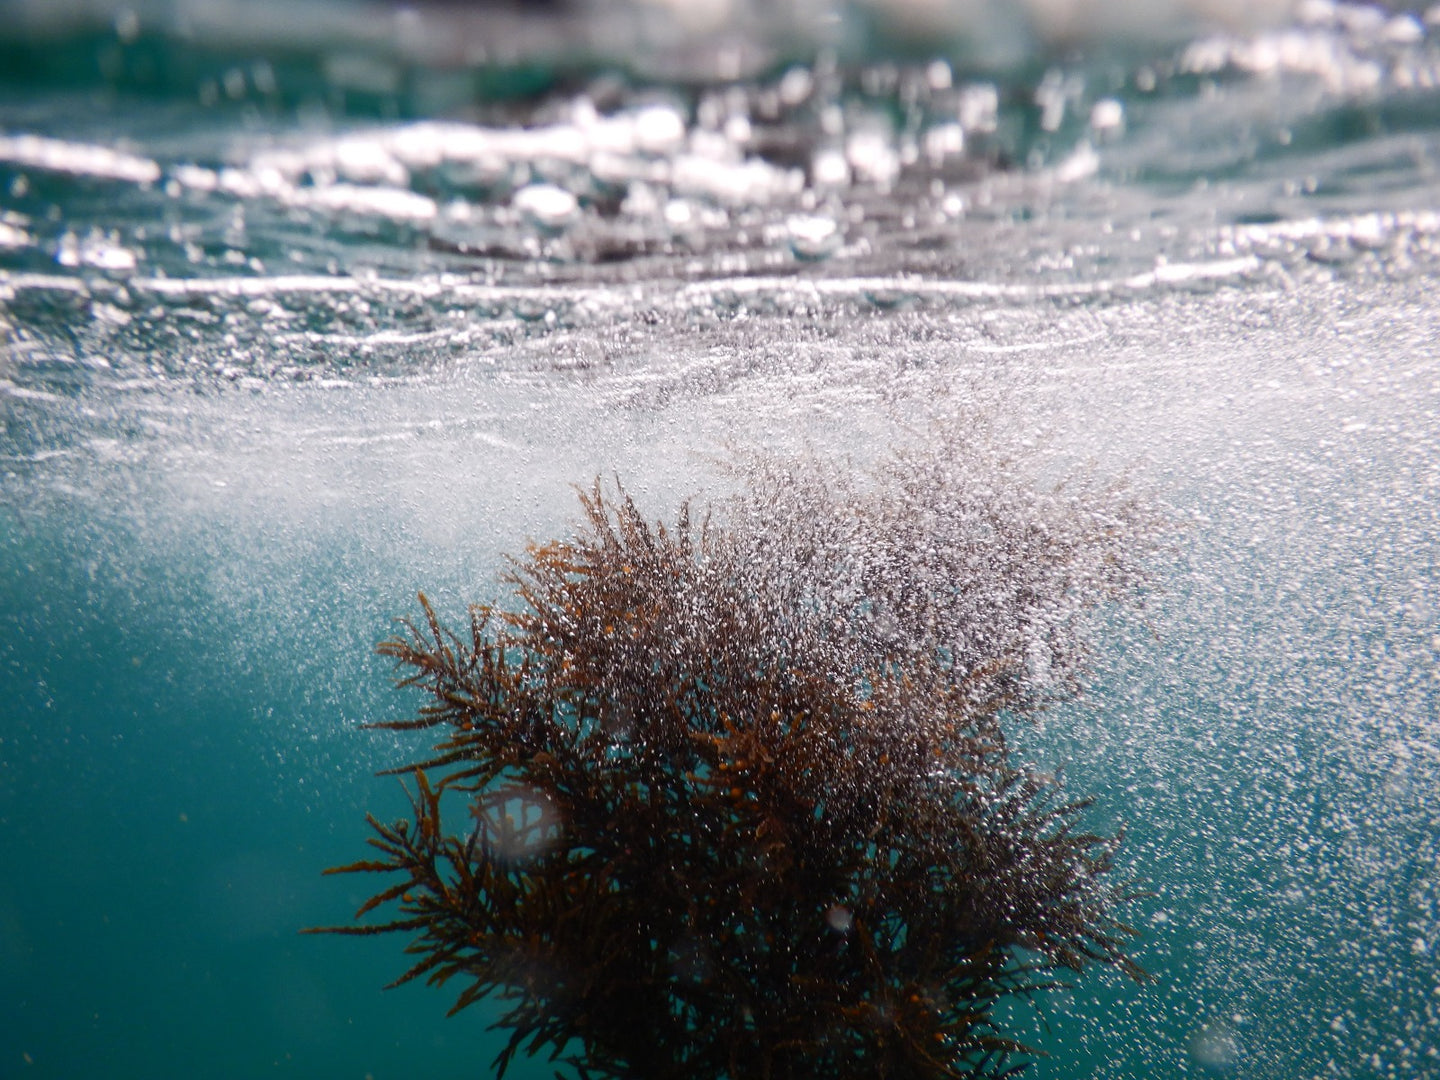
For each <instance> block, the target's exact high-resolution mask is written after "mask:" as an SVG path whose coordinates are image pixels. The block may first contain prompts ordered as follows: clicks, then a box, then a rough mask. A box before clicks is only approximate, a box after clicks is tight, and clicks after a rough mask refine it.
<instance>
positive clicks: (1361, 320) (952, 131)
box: [0, 2, 1440, 1080]
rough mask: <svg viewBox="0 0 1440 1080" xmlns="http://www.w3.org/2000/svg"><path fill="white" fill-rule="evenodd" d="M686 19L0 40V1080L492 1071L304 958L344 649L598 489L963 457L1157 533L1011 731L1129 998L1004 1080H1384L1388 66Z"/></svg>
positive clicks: (1408, 1072) (341, 787)
mask: <svg viewBox="0 0 1440 1080" xmlns="http://www.w3.org/2000/svg"><path fill="white" fill-rule="evenodd" d="M1039 7H1040V5H1032V8H1031V10H1032V11H1038V10H1039ZM696 10H702V13H703V12H711V14H710V15H706V16H705V19H711V20H712V21H711V22H706V21H705V19H700V21H698V22H697V21H695V20H696V19H698V18H699V16H696V15H694V14H693V13H692V14H691V15H688V16H683V17H682V15H671V16H666V15H665V12H664V10H662V9H661V8H660V7H658V6H654V5H652V6H651V7H647V8H644V9H643V10H642V9H639V8H636V9H631V8H616V9H613V10H607V11H605V12H601V11H600V10H599V9H598V8H563V7H554V8H550V9H547V11H546V12H541V13H540V14H536V13H535V12H533V11H532V12H530V13H529V14H526V15H522V14H517V13H515V12H510V11H503V12H500V13H498V14H497V13H495V12H490V13H488V14H485V13H480V14H476V13H475V12H473V11H470V10H468V9H460V8H446V7H433V8H423V9H420V10H418V11H412V12H410V13H409V14H396V13H394V12H390V11H388V10H381V9H378V8H362V7H359V6H345V5H328V4H327V5H311V4H297V5H290V6H288V7H281V6H278V5H276V6H269V5H260V6H259V7H245V8H241V7H239V6H234V7H231V6H226V5H201V4H182V3H177V4H170V5H155V6H151V7H144V6H141V7H139V8H135V9H125V10H120V9H118V8H117V9H115V10H104V11H102V10H101V7H100V6H95V5H81V6H77V7H76V8H74V9H73V10H72V9H70V8H66V7H63V6H44V5H31V4H25V3H15V2H11V3H4V4H0V16H3V18H0V25H4V26H7V27H9V28H10V29H8V30H3V31H0V58H3V59H0V418H3V429H0V702H3V704H0V867H3V871H0V1076H3V1077H9V1076H17V1077H20V1076H34V1077H42V1076H43V1077H76V1076H106V1077H132V1076H133V1077H141V1076H144V1077H155V1076H166V1077H168V1076H176V1077H181V1076H213V1077H230V1076H234V1077H250V1076H255V1075H262V1074H264V1075H270V1074H278V1075H291V1076H306V1077H356V1078H359V1077H364V1076H367V1075H370V1076H373V1077H376V1078H385V1077H398V1076H404V1077H410V1078H414V1077H420V1076H433V1077H449V1076H462V1075H463V1076H474V1075H487V1074H488V1065H489V1061H490V1059H491V1057H492V1056H493V1054H494V1053H495V1051H496V1050H498V1048H499V1045H500V1042H499V1041H498V1040H497V1039H496V1038H495V1036H494V1035H492V1034H488V1033H486V1032H485V1030H484V1029H485V1026H486V1024H487V1023H488V1019H489V1017H490V1016H492V1015H493V1014H491V1013H488V1012H487V1011H486V1008H485V1007H484V1006H480V1007H476V1008H473V1009H471V1010H468V1011H467V1012H466V1013H463V1014H461V1015H459V1016H457V1017H455V1018H452V1019H448V1020H447V1019H445V1017H444V1012H445V1009H446V1008H447V1007H448V1004H449V1001H448V998H447V997H446V995H445V993H444V992H434V991H427V990H426V989H425V988H423V987H414V986H407V987H404V988H401V989H398V990H393V991H382V990H381V987H382V986H383V985H384V984H385V983H386V982H388V981H389V980H390V979H391V978H393V977H394V976H395V975H396V974H397V973H398V972H399V971H400V970H403V967H402V965H403V960H404V958H403V956H402V955H401V953H400V942H398V941H394V942H392V941H388V940H371V939H366V940H346V939H332V938H324V937H302V936H300V935H299V934H298V933H297V931H298V929H299V928H301V927H304V926H310V925H315V924H327V923H335V922H341V921H344V920H346V919H347V918H348V917H349V915H350V913H351V912H352V911H353V910H354V908H355V907H356V906H358V904H359V902H360V901H361V900H362V899H363V895H362V893H361V891H360V890H361V888H362V887H363V886H364V885H366V884H368V883H364V882H361V883H352V882H349V881H346V880H344V879H335V878H322V877H320V875H319V871H320V870H321V869H322V868H323V867H326V866H329V865H334V864H336V863H338V862H344V861H348V860H350V859H353V858H355V857H356V856H357V855H358V854H359V852H360V848H361V845H362V844H363V840H364V836H365V828H364V823H363V815H364V813H365V812H366V811H367V810H369V811H371V812H373V813H375V814H376V815H377V816H378V817H381V818H382V819H384V818H385V817H386V816H387V815H389V816H395V815H396V814H397V813H399V808H400V806H401V805H402V803H401V796H400V792H399V789H398V785H397V784H396V782H395V781H394V780H393V779H386V778H378V779H377V778H375V777H374V775H373V774H374V773H375V771H376V770H377V769H380V768H382V767H385V766H387V765H389V764H392V763H394V762H397V761H400V760H404V759H405V758H407V757H408V756H410V755H412V754H413V753H415V752H416V750H417V747H416V746H414V745H411V744H410V743H408V742H407V741H405V740H403V739H399V738H397V737H394V736H391V735H383V736H382V735H376V734H374V733H367V732H362V731H360V730H358V724H359V723H361V722H363V721H366V720H370V719H376V718H386V717H397V716H401V715H403V714H404V713H405V712H406V710H407V708H408V707H409V705H410V704H412V703H411V702H409V701H407V699H405V698H404V697H403V696H402V695H398V694H396V693H394V692H393V691H391V690H390V689H389V688H388V679H389V672H388V670H387V669H386V667H385V665H383V664H382V663H380V662H379V661H378V660H377V659H376V658H374V657H373V655H372V648H373V645H374V643H375V642H376V641H377V640H379V639H380V638H381V637H383V636H385V635H386V634H387V633H388V632H389V630H390V627H391V620H392V618H393V617H395V616H397V615H401V614H406V613H408V612H410V611H411V610H412V606H413V602H414V601H413V598H414V595H415V593H416V591H417V590H419V589H424V590H425V591H426V592H427V594H428V595H430V596H432V597H433V598H435V600H436V603H437V606H439V607H440V608H441V609H442V610H443V611H445V612H447V613H449V614H451V615H455V614H458V613H459V612H460V611H462V610H463V606H464V604H465V603H466V602H468V601H469V600H471V599H477V598H488V597H493V596H495V595H496V594H497V593H498V591H499V588H500V587H499V583H498V574H499V573H500V572H501V569H502V565H503V564H502V556H503V555H504V553H506V552H515V551H519V550H520V549H521V548H522V547H523V545H524V542H525V540H526V538H527V537H542V538H543V537H547V536H552V535H556V534H557V533H559V532H562V531H563V530H564V529H565V528H566V525H567V522H569V521H571V520H572V519H573V517H574V514H575V503H574V498H573V493H572V491H571V488H570V485H571V484H573V483H576V482H580V483H585V482H588V480H589V479H591V478H592V477H594V476H595V475H596V474H597V473H603V474H606V475H609V474H611V473H612V472H613V473H618V474H619V475H620V476H621V477H622V478H623V479H624V481H625V483H626V485H627V487H628V488H630V489H631V490H632V491H634V492H636V494H637V497H638V498H640V499H641V500H643V502H644V503H645V505H646V506H647V508H649V509H650V510H651V512H652V513H653V514H654V515H656V516H659V515H668V514H669V513H670V512H671V511H672V510H673V508H674V507H675V506H676V505H677V504H678V502H679V501H680V500H681V499H683V498H685V497H687V496H699V497H701V498H703V497H704V494H705V493H706V492H707V491H713V490H716V488H717V486H719V485H720V483H721V481H720V480H719V479H717V470H716V467H715V460H716V458H717V456H719V455H723V453H724V452H725V450H726V448H727V447H732V448H739V449H742V450H743V449H745V448H751V447H757V446H759V447H770V448H774V449H779V450H785V449H794V448H797V447H800V446H802V445H803V446H808V447H810V448H812V449H814V450H815V451H816V452H818V453H822V454H826V455H847V454H848V455H851V456H853V457H859V458H865V457H869V456H870V455H872V454H874V453H876V452H878V451H879V450H880V449H882V448H884V447H886V446H889V445H891V444H893V443H895V442H897V441H900V440H902V439H913V438H914V437H915V433H916V432H917V431H922V430H923V429H924V428H925V425H926V424H927V423H928V422H929V421H930V420H931V419H933V418H935V417H943V416H944V415H945V414H947V413H950V412H954V411H956V410H964V411H965V412H966V413H967V415H977V416H984V417H988V418H990V422H991V423H992V424H994V426H995V427H996V428H998V429H1000V430H1002V431H1003V432H1004V434H1005V437H1006V438H1007V439H1010V440H1011V441H1012V442H1013V443H1014V444H1015V445H1016V446H1020V447H1024V446H1026V445H1028V446H1029V447H1030V450H1029V451H1027V452H1030V453H1033V454H1034V455H1035V460H1036V462H1037V464H1036V468H1037V469H1039V470H1040V471H1042V472H1045V471H1047V470H1061V471H1068V470H1074V469H1077V468H1078V469H1084V470H1089V471H1091V472H1092V473H1094V474H1096V475H1098V476H1099V477H1101V478H1112V477H1124V478H1127V480H1128V482H1129V484H1130V485H1131V486H1132V488H1133V489H1134V490H1135V491H1136V492H1137V493H1138V494H1140V495H1141V496H1142V497H1144V498H1146V499H1147V500H1149V501H1151V502H1152V503H1153V504H1155V505H1156V506H1159V507H1161V508H1163V509H1164V511H1165V512H1166V513H1167V514H1168V515H1169V516H1170V518H1171V519H1172V520H1173V522H1174V529H1173V532H1172V535H1171V536H1170V537H1169V540H1168V543H1167V547H1166V549H1165V551H1164V552H1163V553H1162V554H1161V555H1160V556H1159V557H1158V558H1157V565H1156V584H1155V587H1154V589H1153V590H1152V592H1151V595H1150V596H1149V597H1148V600H1147V605H1146V607H1145V609H1144V610H1143V611H1142V612H1139V613H1133V612H1132V613H1125V612H1110V613H1104V614H1102V616H1101V617H1100V619H1099V620H1098V621H1097V627H1096V650H1095V670H1094V675H1093V678H1092V680H1091V685H1090V687H1089V689H1088V691H1087V693H1086V694H1085V695H1084V697H1083V698H1082V699H1081V700H1079V701H1077V702H1074V703H1072V704H1070V705H1067V706H1065V707H1064V708H1063V709H1057V710H1055V711H1053V712H1052V713H1050V714H1048V715H1046V716H1044V717H1043V718H1042V720H1041V722H1040V723H1039V725H1038V726H1036V727H1035V728H1033V729H1031V730H1026V731H1022V732H1020V733H1018V734H1017V738H1018V739H1019V741H1020V744H1021V746H1022V748H1023V750H1024V752H1025V753H1026V754H1027V755H1029V756H1031V757H1033V758H1035V759H1036V760H1037V761H1040V762H1041V763H1043V764H1045V765H1047V766H1052V765H1053V766H1059V765H1061V764H1064V766H1065V771H1066V776H1067V778H1068V781H1067V782H1068V784H1069V787H1070V788H1071V789H1072V790H1074V791H1075V792H1077V793H1091V794H1094V795H1095V796H1096V799H1097V803H1096V808H1095V811H1094V813H1095V815H1096V820H1097V822H1098V823H1099V824H1101V825H1104V826H1106V827H1114V826H1118V825H1120V824H1123V825H1124V826H1125V828H1126V836H1127V840H1126V844H1125V848H1124V865H1125V867H1126V869H1127V870H1128V871H1130V872H1133V873H1134V874H1135V875H1137V876H1139V877H1140V878H1142V879H1144V880H1146V881H1148V882H1150V883H1151V885H1152V887H1153V889H1154V891H1155V893H1156V895H1155V896H1154V897H1153V898H1152V899H1149V900H1146V901H1143V902H1142V903H1141V904H1140V905H1139V906H1138V907H1137V910H1136V912H1135V913H1134V914H1135V918H1136V922H1137V924H1138V926H1139V927H1140V928H1141V929H1142V931H1143V936H1142V939H1141V943H1140V946H1139V949H1138V958H1139V960H1140V961H1141V962H1142V963H1143V964H1144V965H1145V966H1146V967H1147V968H1149V969H1150V970H1151V971H1152V972H1154V974H1155V975H1156V979H1155V981H1154V982H1153V983H1152V984H1150V985H1147V986H1143V987H1136V986H1133V985H1130V984H1127V983H1123V982H1121V981H1119V980H1112V979H1107V978H1105V977H1102V976H1089V977H1086V978H1085V979H1082V980H1081V981H1080V983H1079V984H1078V986H1077V987H1076V988H1075V989H1074V990H1073V991H1070V992H1067V993H1063V994H1058V993H1057V994H1053V995H1051V996H1050V997H1048V998H1046V999H1045V1000H1044V1001H1042V1002H1041V1005H1040V1009H1039V1013H1040V1015H1039V1018H1037V1017H1036V1016H1035V1014H1034V1013H1033V1012H1032V1011H1029V1010H1027V1009H1023V1008H1022V1009H1021V1011H1020V1014H1019V1019H1018V1021H1017V1022H1018V1023H1019V1024H1021V1025H1022V1027H1024V1028H1025V1029H1026V1030H1027V1032H1028V1033H1029V1037H1030V1038H1031V1039H1032V1040H1033V1041H1036V1042H1038V1043H1040V1044H1041V1045H1043V1046H1044V1047H1045V1049H1046V1050H1048V1051H1049V1056H1048V1057H1045V1058H1042V1059H1040V1060H1039V1061H1038V1062H1037V1063H1036V1064H1035V1066H1034V1068H1033V1069H1032V1071H1031V1073H1030V1074H1029V1075H1032V1076H1035V1077H1045V1078H1054V1080H1060V1078H1064V1080H1072V1078H1074V1080H1079V1078H1090V1077H1094V1078H1101V1077H1104V1078H1140V1077H1145V1078H1152V1077H1153V1078H1171V1077H1175V1078H1178V1077H1194V1076H1223V1077H1237V1078H1240V1077H1243V1078H1275V1080H1289V1078H1306V1080H1309V1078H1330V1077H1343V1078H1370V1077H1375V1078H1380V1077H1429V1076H1440V1056H1437V1055H1440V962H1437V959H1436V953H1437V950H1440V932H1437V931H1440V685H1437V681H1440V675H1437V672H1440V666H1437V658H1440V585H1437V577H1436V568H1437V553H1440V346H1437V344H1436V343H1437V342H1440V303H1437V301H1436V299H1435V287H1434V282H1435V280H1436V271H1437V268H1440V260H1437V254H1440V180H1437V177H1440V90H1437V86H1440V46H1437V44H1436V35H1437V34H1440V30H1437V29H1436V25H1435V24H1436V22H1437V21H1440V16H1437V15H1436V14H1434V13H1431V14H1430V15H1427V13H1426V12H1425V11H1424V10H1423V9H1416V10H1415V11H1413V12H1405V11H1401V10H1400V9H1398V8H1397V9H1395V10H1386V9H1380V8H1370V7H1359V6H1347V5H1338V6H1337V5H1328V4H1314V3H1312V4H1304V5H1299V6H1298V7H1295V8H1293V9H1291V8H1290V7H1289V6H1288V5H1275V6H1274V8H1273V9H1271V8H1269V7H1266V6H1265V5H1256V6H1255V7H1254V10H1251V11H1249V12H1248V13H1247V15H1248V21H1245V22H1239V21H1236V20H1235V19H1233V18H1232V19H1230V20H1229V21H1218V22H1217V21H1213V19H1215V18H1218V16H1216V15H1215V12H1216V11H1218V10H1220V9H1219V8H1218V7H1216V6H1213V5H1212V6H1211V7H1210V8H1208V9H1206V10H1204V11H1201V10H1200V9H1198V8H1196V9H1193V10H1192V9H1186V10H1187V11H1188V12H1189V16H1190V18H1189V21H1185V22H1181V21H1177V19H1176V18H1175V17H1172V16H1174V11H1173V10H1172V9H1170V8H1166V9H1164V10H1163V11H1162V10H1161V8H1160V6H1159V5H1155V6H1153V7H1148V8H1125V9H1122V8H1120V7H1118V6H1116V7H1106V6H1104V5H1099V6H1098V7H1096V8H1094V9H1093V10H1087V12H1086V13H1084V17H1083V18H1081V16H1080V15H1079V14H1077V12H1080V10H1081V9H1080V7H1077V6H1070V5H1055V6H1054V10H1053V11H1052V14H1051V16H1050V17H1049V19H1048V21H1047V20H1046V19H1041V18H1039V17H1038V16H1034V17H1027V16H1024V15H1023V14H1017V12H1021V11H1022V9H1021V8H1020V7H1013V6H1003V7H1002V6H999V5H996V6H993V7H986V6H984V5H955V6H954V8H953V9H952V8H945V7H943V6H937V7H936V8H934V9H933V10H932V13H931V16H927V17H933V18H934V19H938V20H939V21H938V22H934V23H925V24H923V25H920V26H919V27H918V29H917V28H916V27H915V26H914V25H911V24H910V23H907V22H906V21H905V20H904V19H901V18H900V17H899V16H898V15H896V14H895V13H894V12H893V11H892V12H891V13H890V14H889V15H886V14H884V13H877V11H878V9H876V8H873V7H869V6H866V5H854V6H849V7H843V8H836V9H834V10H831V9H828V8H827V9H825V10H821V8H819V7H818V6H817V7H816V8H814V9H810V8H803V9H802V8H801V7H798V6H797V7H796V8H795V9H793V12H792V11H791V9H786V11H787V12H790V14H788V15H786V16H785V17H783V18H782V17H780V16H773V15H772V16H765V17H762V16H759V15H756V14H755V13H754V12H750V11H749V9H748V8H745V7H743V5H730V6H728V7H723V10H722V8H716V9H713V11H712V9H710V8H704V9H696ZM757 10H758V9H757ZM97 11H98V12H101V14H100V16H96V15H95V13H96V12H97ZM57 12H58V13H59V14H56V13H57ZM714 12H719V14H714ZM747 12H748V14H747ZM1067 12H1069V13H1070V15H1069V16H1066V13H1067ZM637 13H638V14H637ZM1232 14H1233V13H1232ZM832 15H833V16H835V17H834V18H831V16H832ZM917 17H918V16H917ZM1067 17H1069V18H1072V20H1074V21H1071V22H1068V23H1067V22H1066V21H1065V20H1066V18H1067ZM666 19H671V21H669V22H667V21H666ZM687 20H689V21H687ZM714 20H718V21H714ZM1207 20H1212V21H1207ZM517 1072H519V1073H520V1074H521V1075H523V1076H530V1075H534V1076H542V1075H543V1076H549V1075H550V1074H551V1073H550V1069H549V1068H547V1067H546V1066H545V1065H544V1063H543V1062H540V1063H533V1062H522V1063H520V1064H519V1065H518V1066H517Z"/></svg>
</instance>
